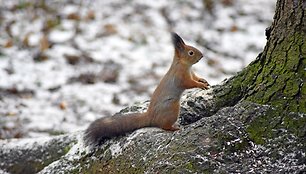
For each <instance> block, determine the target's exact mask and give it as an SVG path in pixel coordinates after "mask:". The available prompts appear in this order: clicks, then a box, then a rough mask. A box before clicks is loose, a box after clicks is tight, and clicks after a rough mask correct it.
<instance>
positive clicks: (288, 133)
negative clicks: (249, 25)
mask: <svg viewBox="0 0 306 174" xmlns="http://www.w3.org/2000/svg"><path fill="white" fill-rule="evenodd" d="M305 9H306V2H305V0H278V2H277V10H276V14H275V17H274V22H273V24H272V26H271V27H269V28H268V29H267V31H266V35H267V40H268V41H267V44H266V47H265V48H264V50H263V52H262V53H260V54H259V55H258V57H257V58H256V60H255V61H254V62H252V63H251V64H250V65H249V66H248V67H246V68H245V69H244V70H242V71H241V72H239V73H238V74H237V75H236V76H234V77H232V78H231V79H229V80H227V81H226V82H224V83H223V84H221V85H218V86H214V87H213V88H212V89H211V90H208V91H202V90H195V91H192V92H189V93H187V94H185V95H184V96H183V100H182V112H181V120H180V123H181V125H185V126H184V127H182V130H180V131H178V132H175V133H170V132H165V131H162V130H159V129H154V128H147V129H140V130H138V131H136V132H134V133H132V134H129V136H122V137H117V138H113V139H112V140H110V141H107V142H105V143H104V144H103V145H102V146H101V147H99V148H96V149H91V150H90V149H88V148H85V147H84V146H83V144H82V141H81V136H82V135H79V136H78V138H76V137H75V135H67V136H66V137H65V138H64V139H65V140H61V141H60V142H64V143H60V144H59V145H58V146H57V148H55V149H58V150H59V153H57V154H55V155H54V157H52V158H48V159H50V160H47V162H45V161H44V160H45V158H44V155H45V154H46V153H49V154H52V153H53V152H54V148H49V147H50V146H49V145H50V143H48V142H52V139H51V140H50V141H48V142H47V143H46V144H45V145H41V146H39V147H40V148H42V149H44V150H43V152H42V153H40V152H39V151H35V148H33V147H36V146H34V145H33V146H32V147H31V146H30V145H29V146H28V147H27V148H24V149H26V150H25V151H21V152H19V153H11V152H14V151H15V150H16V152H17V150H18V149H14V148H11V147H10V144H9V143H7V142H2V143H1V149H10V151H7V150H4V151H3V150H1V151H0V164H1V165H0V167H1V169H2V171H6V172H10V173H21V172H20V171H22V170H21V169H24V166H26V165H27V166H29V167H31V168H32V169H33V170H31V171H34V172H38V171H39V172H40V173H60V172H64V173H158V172H159V173H165V172H169V171H172V172H173V173H235V172H239V173H247V172H250V173H261V172H262V173H272V172H273V173H303V172H306V165H305V164H306V157H305V154H306V144H305V142H306V139H305V136H306V135H305V132H306V120H305V119H306V114H305V113H306V106H305V105H306V100H305V99H306V97H305V95H306V87H305V78H306V75H305V64H306V61H305V59H306V26H305V25H306V21H305V19H306V17H305ZM146 106H147V103H144V104H143V105H138V106H134V107H132V108H127V109H125V110H123V111H122V112H128V111H130V110H133V111H139V110H143V109H144V108H145V107H146ZM54 139H58V140H60V138H58V137H55V138H54ZM53 142H57V141H53ZM48 144H49V145H48ZM51 144H54V143H51ZM70 147H71V148H70ZM36 148H37V147H36ZM52 149H53V150H52ZM63 149H65V150H63ZM23 153H24V154H25V156H27V155H28V156H29V159H31V160H29V159H26V158H22V160H18V154H23ZM36 153H37V154H36ZM34 154H36V155H34ZM10 159H13V160H10ZM40 159H42V160H40ZM14 161H16V162H14ZM29 161H36V162H37V163H38V166H39V167H36V168H35V167H32V166H31V164H30V163H29ZM51 162H52V163H51ZM12 166H14V167H12ZM19 167H20V168H21V169H18V168H19ZM16 168H17V169H16ZM25 171H26V170H25ZM0 172H1V170H0ZM23 173H24V172H23ZM25 173H30V172H28V171H26V172H25Z"/></svg>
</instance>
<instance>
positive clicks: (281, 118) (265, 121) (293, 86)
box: [216, 0, 306, 143]
mask: <svg viewBox="0 0 306 174" xmlns="http://www.w3.org/2000/svg"><path fill="white" fill-rule="evenodd" d="M305 8H306V1H305V0H279V1H278V2H277V6H276V13H275V16H274V22H273V24H272V26H271V27H269V28H267V29H266V36H267V39H268V41H267V44H266V46H265V49H264V51H263V52H262V53H260V54H259V55H258V57H257V59H256V60H255V61H254V62H252V63H251V64H250V65H249V66H248V67H247V68H245V69H244V70H243V71H242V72H240V73H239V74H238V75H237V76H235V77H234V78H232V79H230V80H229V81H228V82H227V84H225V86H224V87H223V88H225V89H226V91H225V92H224V91H216V92H217V98H220V101H219V102H218V106H219V107H218V108H220V107H222V106H228V105H233V104H235V103H236V102H237V101H239V100H241V99H243V100H247V101H252V102H255V103H258V104H268V105H271V106H273V107H275V109H274V110H273V111H271V112H270V113H269V115H267V116H266V117H265V118H262V119H259V120H257V121H255V122H254V123H252V125H251V128H250V129H249V131H250V134H251V136H252V137H253V139H254V140H255V141H256V142H258V143H262V142H263V138H264V137H266V136H271V133H272V132H271V130H272V129H274V128H285V129H288V130H289V131H291V132H292V133H294V134H295V135H297V136H298V137H304V136H305V133H306V131H305V124H306V120H305V119H306V118H305V117H303V116H302V115H304V114H305V113H306V85H305V80H306V66H305V65H306V17H305ZM221 90H224V89H221ZM228 101H230V102H228ZM301 114H302V115H301ZM304 142H305V141H304Z"/></svg>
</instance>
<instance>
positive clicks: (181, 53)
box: [171, 32, 203, 65]
mask: <svg viewBox="0 0 306 174" xmlns="http://www.w3.org/2000/svg"><path fill="white" fill-rule="evenodd" d="M171 35H172V42H173V45H174V49H175V58H176V59H178V60H179V61H180V62H181V63H184V64H188V65H193V64H195V63H197V62H198V61H199V60H200V59H201V58H202V57H203V54H202V53H201V51H199V50H198V49H196V48H194V47H192V46H189V45H186V44H185V43H184V41H183V39H182V38H181V37H180V36H179V35H178V34H176V33H173V32H172V33H171Z"/></svg>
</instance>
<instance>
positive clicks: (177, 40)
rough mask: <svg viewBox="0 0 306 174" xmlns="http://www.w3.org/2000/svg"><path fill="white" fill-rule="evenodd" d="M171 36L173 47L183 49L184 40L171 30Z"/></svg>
mask: <svg viewBox="0 0 306 174" xmlns="http://www.w3.org/2000/svg"><path fill="white" fill-rule="evenodd" d="M171 37H172V43H173V45H174V47H175V49H178V50H180V51H182V50H184V45H185V43H184V41H183V39H182V38H181V37H180V36H179V35H178V34H176V33H174V32H172V33H171Z"/></svg>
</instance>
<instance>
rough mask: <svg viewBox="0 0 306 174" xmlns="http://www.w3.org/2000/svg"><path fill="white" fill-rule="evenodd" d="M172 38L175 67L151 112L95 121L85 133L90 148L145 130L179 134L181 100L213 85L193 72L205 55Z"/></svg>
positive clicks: (156, 95)
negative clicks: (188, 93) (193, 90)
mask: <svg viewBox="0 0 306 174" xmlns="http://www.w3.org/2000/svg"><path fill="white" fill-rule="evenodd" d="M171 35H172V42H173V45H174V48H175V51H174V57H173V61H172V65H171V67H170V69H169V70H168V72H167V73H166V75H165V76H164V77H163V78H162V80H161V81H160V83H159V85H158V86H157V88H156V89H155V91H154V93H153V95H152V97H151V100H150V104H149V107H148V109H147V111H146V112H144V113H131V114H124V115H114V116H112V117H103V118H99V119H97V120H95V121H94V122H92V123H91V124H90V125H89V127H88V128H87V129H86V131H85V135H84V141H85V144H86V145H100V143H102V141H104V140H106V139H110V138H112V137H115V136H119V135H124V134H125V133H128V132H132V131H134V130H136V129H140V128H143V127H159V128H161V129H164V130H167V131H176V130H179V127H178V125H177V124H176V121H177V119H178V116H179V113H180V98H181V95H182V93H183V91H184V90H185V89H190V88H202V89H208V88H209V84H208V83H207V81H206V80H205V79H203V78H200V77H198V76H196V75H195V73H194V72H193V71H192V69H191V66H192V65H193V64H195V63H197V62H198V61H199V60H200V59H201V58H202V57H203V54H202V53H201V52H200V51H199V50H198V49H196V48H194V47H192V46H189V45H186V44H185V43H184V41H183V39H182V38H181V37H180V36H179V35H177V34H176V33H171Z"/></svg>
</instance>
